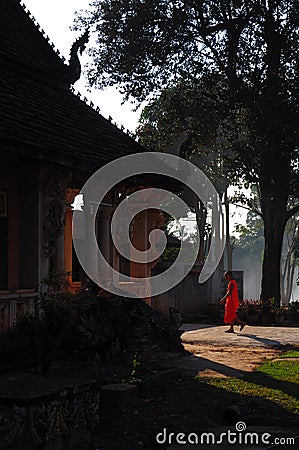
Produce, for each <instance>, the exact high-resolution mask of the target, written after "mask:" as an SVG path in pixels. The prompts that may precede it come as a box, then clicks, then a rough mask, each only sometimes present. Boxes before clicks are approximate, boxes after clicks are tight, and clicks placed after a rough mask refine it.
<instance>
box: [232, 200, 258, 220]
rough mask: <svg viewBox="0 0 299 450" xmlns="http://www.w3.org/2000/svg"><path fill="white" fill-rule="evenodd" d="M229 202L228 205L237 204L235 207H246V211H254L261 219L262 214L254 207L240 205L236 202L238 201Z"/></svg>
mask: <svg viewBox="0 0 299 450" xmlns="http://www.w3.org/2000/svg"><path fill="white" fill-rule="evenodd" d="M229 204H230V205H234V206H237V207H239V208H243V209H247V211H251V212H254V213H255V214H257V215H258V216H260V217H261V218H262V219H263V214H262V213H261V212H260V211H259V210H258V209H255V208H249V207H247V206H244V205H240V204H238V203H231V202H230V203H229Z"/></svg>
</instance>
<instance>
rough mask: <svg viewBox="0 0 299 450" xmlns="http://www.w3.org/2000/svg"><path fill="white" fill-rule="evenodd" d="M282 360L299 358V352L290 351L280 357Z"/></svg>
mask: <svg viewBox="0 0 299 450" xmlns="http://www.w3.org/2000/svg"><path fill="white" fill-rule="evenodd" d="M280 357H281V358H299V350H289V351H288V352H285V353H284V354H283V355H281V356H280Z"/></svg>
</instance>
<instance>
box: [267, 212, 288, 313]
mask: <svg viewBox="0 0 299 450" xmlns="http://www.w3.org/2000/svg"><path fill="white" fill-rule="evenodd" d="M272 208H273V209H272ZM272 208H271V207H270V208H269V209H272V211H267V213H266V214H264V237H265V248H264V258H263V268H262V291H261V299H262V300H263V301H264V302H267V301H269V300H270V299H274V304H275V305H276V306H280V259H281V251H282V242H283V235H284V230H285V226H286V218H285V215H284V214H279V212H277V211H279V210H277V208H276V207H275V205H272Z"/></svg>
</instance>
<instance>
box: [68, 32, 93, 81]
mask: <svg viewBox="0 0 299 450" xmlns="http://www.w3.org/2000/svg"><path fill="white" fill-rule="evenodd" d="M88 39H89V31H88V30H86V31H85V33H84V34H83V35H82V36H81V37H80V38H79V39H77V40H76V41H75V42H74V43H73V45H72V48H71V57H70V62H69V74H70V75H69V82H70V84H74V83H75V82H76V81H77V80H79V78H80V75H81V64H80V60H79V57H78V53H80V55H82V53H83V52H84V50H85V47H86V44H87V42H88Z"/></svg>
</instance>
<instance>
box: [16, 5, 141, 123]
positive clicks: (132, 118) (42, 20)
mask: <svg viewBox="0 0 299 450" xmlns="http://www.w3.org/2000/svg"><path fill="white" fill-rule="evenodd" d="M90 1H91V0H68V1H65V0H64V1H62V0H22V2H23V3H24V4H25V5H26V7H27V8H28V9H29V10H30V12H31V13H32V15H33V16H34V17H35V19H36V20H37V22H38V23H39V24H40V26H41V27H42V28H43V29H44V30H45V32H46V34H47V35H48V36H49V37H50V40H51V41H52V42H53V44H55V46H56V48H57V49H58V50H59V51H60V53H61V54H62V55H63V56H64V57H65V58H66V60H67V61H68V59H69V52H70V48H71V46H72V43H73V42H74V41H75V40H76V39H77V38H78V37H79V35H80V34H78V33H76V32H74V31H71V30H70V26H71V25H72V24H73V18H74V13H75V11H78V10H80V9H83V10H84V9H88V5H89V3H90ZM86 85H87V82H86V79H84V77H83V76H82V77H81V79H80V80H79V81H78V82H77V83H76V84H75V85H74V87H75V89H76V91H79V92H81V94H82V95H83V96H86V97H87V98H88V99H90V100H92V101H93V103H94V104H95V105H96V106H99V108H100V110H101V114H102V115H103V116H104V117H106V118H108V117H109V116H111V117H112V119H113V122H116V123H117V124H118V125H119V126H120V125H123V126H124V127H125V128H126V129H129V130H130V131H134V130H135V128H136V126H137V122H138V118H139V115H140V111H139V112H133V106H132V105H131V103H129V102H126V103H125V104H124V105H122V104H121V103H122V96H121V95H120V94H119V93H118V91H117V90H116V89H114V88H108V89H106V90H105V91H99V90H92V92H88V91H87V89H86Z"/></svg>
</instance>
